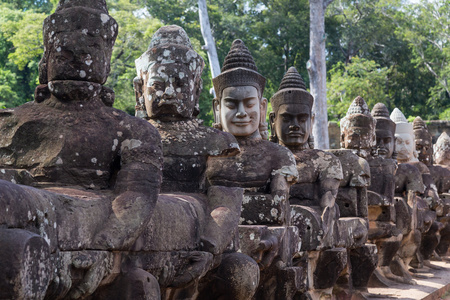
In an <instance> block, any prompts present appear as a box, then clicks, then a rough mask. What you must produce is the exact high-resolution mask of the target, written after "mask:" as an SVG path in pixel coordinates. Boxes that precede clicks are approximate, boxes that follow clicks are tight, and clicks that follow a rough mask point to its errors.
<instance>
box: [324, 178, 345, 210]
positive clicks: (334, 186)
mask: <svg viewBox="0 0 450 300" xmlns="http://www.w3.org/2000/svg"><path fill="white" fill-rule="evenodd" d="M340 182H341V181H340V180H339V179H336V178H326V179H324V180H322V181H321V182H320V191H319V193H320V194H319V197H320V200H319V201H320V207H321V208H325V207H333V206H334V204H335V201H336V196H337V193H338V191H339V184H340Z"/></svg>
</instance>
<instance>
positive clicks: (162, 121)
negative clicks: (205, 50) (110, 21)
mask: <svg viewBox="0 0 450 300" xmlns="http://www.w3.org/2000/svg"><path fill="white" fill-rule="evenodd" d="M203 67H204V62H203V59H202V58H201V57H200V55H198V54H197V53H196V52H195V51H194V50H193V48H192V45H191V43H190V40H189V38H188V36H187V34H186V32H185V31H184V30H183V29H182V28H181V27H179V26H175V25H170V26H164V27H162V28H160V29H159V30H158V31H157V32H156V33H155V34H154V35H153V37H152V41H151V42H150V46H149V50H148V51H146V52H145V53H144V54H143V55H142V56H141V57H140V58H139V59H137V60H136V69H137V75H138V76H137V77H136V78H135V80H134V86H135V92H136V109H137V111H136V115H137V116H140V117H144V118H146V119H148V120H149V122H150V123H152V124H153V125H154V126H155V127H156V128H157V129H158V131H159V132H160V134H161V137H162V141H163V152H164V170H163V182H164V184H163V186H162V191H163V194H161V195H160V196H159V199H158V202H157V205H156V214H155V217H154V218H153V219H152V220H151V221H150V223H149V225H148V227H147V230H146V232H145V234H144V235H143V236H141V239H139V240H138V241H137V243H136V244H135V249H134V250H135V251H136V256H137V257H140V258H141V259H143V258H144V259H145V261H146V265H145V266H143V269H144V270H146V271H148V272H149V273H151V274H154V275H155V277H156V278H157V279H158V281H159V282H160V285H161V287H162V295H163V297H166V298H167V297H169V298H170V299H185V298H190V297H196V296H195V295H202V294H205V293H208V291H211V292H214V293H216V294H217V293H218V297H226V295H238V294H240V295H245V298H242V299H249V298H251V297H252V295H253V294H254V292H255V289H256V287H257V285H258V283H259V282H258V280H259V269H258V268H257V264H256V262H255V261H253V260H252V259H251V258H250V257H246V256H245V255H244V254H239V255H237V254H232V253H231V254H228V255H226V257H227V259H228V260H232V261H233V265H232V266H229V267H224V266H222V265H221V260H222V258H223V259H224V260H225V261H227V259H225V257H224V254H223V253H224V251H225V249H227V248H232V247H229V245H230V244H231V243H232V242H233V241H234V239H233V238H234V235H235V233H236V231H237V226H238V222H239V217H240V213H241V206H242V201H243V190H242V189H241V188H238V187H225V186H218V185H215V184H212V185H211V184H210V185H207V184H206V182H205V173H206V172H207V167H208V166H207V162H208V160H209V159H210V158H211V157H228V156H233V155H236V154H237V153H238V152H239V146H238V143H237V141H236V139H235V138H234V137H233V136H232V135H231V134H229V133H226V132H222V131H219V130H217V129H213V128H207V127H205V126H203V125H201V122H200V121H199V120H197V119H196V118H195V116H196V115H197V114H198V112H199V111H198V100H199V98H198V97H199V94H200V91H201V73H202V70H203ZM164 253H165V254H164ZM252 265H253V267H252ZM136 267H139V266H138V265H136ZM223 272H224V273H223ZM205 276H206V277H205ZM208 276H213V278H208ZM240 276H241V277H242V276H243V277H248V278H252V279H253V283H254V284H253V286H252V285H248V282H247V281H243V282H242V284H240V282H236V281H235V280H236V279H237V277H240ZM214 278H222V279H227V280H230V281H232V282H233V285H232V286H233V288H231V289H228V290H225V289H222V288H219V287H217V288H216V287H214V286H211V285H216V284H217V282H216V281H217V280H215V279H214ZM200 281H201V283H199V282H200ZM230 284H231V282H230ZM248 288H252V289H250V290H248ZM244 289H247V290H244ZM219 294H220V295H219ZM164 295H166V296H164Z"/></svg>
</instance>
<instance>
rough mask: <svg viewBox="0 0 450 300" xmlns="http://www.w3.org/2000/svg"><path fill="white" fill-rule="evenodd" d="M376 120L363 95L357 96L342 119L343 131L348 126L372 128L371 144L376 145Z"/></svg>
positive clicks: (342, 137)
mask: <svg viewBox="0 0 450 300" xmlns="http://www.w3.org/2000/svg"><path fill="white" fill-rule="evenodd" d="M375 126H376V120H375V118H373V117H372V115H371V114H370V111H369V107H368V106H367V103H366V101H364V99H363V98H362V97H361V96H358V97H356V98H355V99H354V100H353V102H352V104H350V107H349V108H348V111H347V114H346V115H345V117H344V118H342V119H341V132H342V133H343V132H346V131H347V130H348V128H355V127H361V128H370V129H371V131H372V134H371V136H370V145H371V146H375V145H376V136H375ZM343 139H344V136H343V135H342V134H341V142H343Z"/></svg>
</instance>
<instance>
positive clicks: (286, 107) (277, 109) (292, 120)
mask: <svg viewBox="0 0 450 300" xmlns="http://www.w3.org/2000/svg"><path fill="white" fill-rule="evenodd" d="M270 102H271V103H272V109H273V112H271V113H270V125H271V127H272V136H271V140H272V141H273V142H279V143H280V144H281V145H284V146H286V147H288V148H290V149H307V148H313V147H310V146H313V145H310V144H312V136H311V123H312V122H311V119H312V113H311V109H312V105H313V102H314V98H313V96H312V95H311V94H310V93H309V92H308V91H306V86H305V82H304V81H303V78H302V77H301V76H300V74H299V73H298V72H297V70H296V69H295V68H294V67H290V68H289V70H288V71H287V72H286V74H285V75H284V77H283V80H282V81H281V84H280V87H279V89H278V92H276V93H275V94H274V95H273V96H272V98H271V99H270Z"/></svg>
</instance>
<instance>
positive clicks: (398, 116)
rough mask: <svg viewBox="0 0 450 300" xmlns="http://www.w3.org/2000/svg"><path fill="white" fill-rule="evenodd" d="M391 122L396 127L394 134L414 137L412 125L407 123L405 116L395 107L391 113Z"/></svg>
mask: <svg viewBox="0 0 450 300" xmlns="http://www.w3.org/2000/svg"><path fill="white" fill-rule="evenodd" d="M391 120H392V121H394V122H395V124H396V125H397V126H396V128H395V133H407V134H411V135H414V130H413V125H412V124H411V123H408V120H407V119H406V117H405V115H404V114H403V113H402V112H401V111H400V110H399V109H398V108H397V107H396V108H394V110H393V111H392V113H391Z"/></svg>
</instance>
